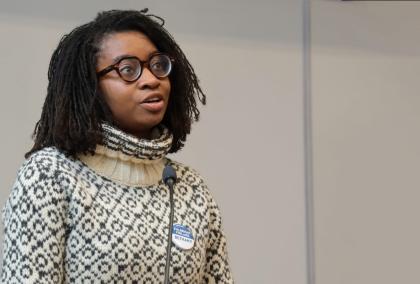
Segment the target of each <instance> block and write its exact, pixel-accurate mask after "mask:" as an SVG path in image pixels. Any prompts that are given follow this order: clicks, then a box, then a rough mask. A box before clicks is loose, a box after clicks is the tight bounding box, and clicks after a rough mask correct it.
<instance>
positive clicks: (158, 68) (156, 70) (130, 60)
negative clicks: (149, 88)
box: [97, 53, 174, 82]
mask: <svg viewBox="0 0 420 284" xmlns="http://www.w3.org/2000/svg"><path fill="white" fill-rule="evenodd" d="M173 61H174V60H173V59H172V58H171V57H170V56H169V55H167V54H165V53H154V54H152V55H150V57H149V59H148V60H147V61H141V60H140V59H139V58H137V57H135V56H127V57H123V58H121V59H120V60H118V61H117V63H114V64H112V65H110V66H108V67H106V68H104V69H103V70H101V71H99V72H98V73H97V76H98V77H101V76H104V75H105V74H107V73H109V72H111V71H112V70H115V71H117V73H118V75H119V76H120V77H121V79H123V80H124V81H126V82H134V81H137V80H138V79H139V78H140V76H141V74H142V73H143V69H144V68H146V67H147V68H148V69H149V70H150V72H152V74H153V75H155V76H156V77H157V78H160V79H162V78H165V77H168V76H169V74H170V73H171V70H172V62H173Z"/></svg>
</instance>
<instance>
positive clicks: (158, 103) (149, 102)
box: [140, 94, 165, 112]
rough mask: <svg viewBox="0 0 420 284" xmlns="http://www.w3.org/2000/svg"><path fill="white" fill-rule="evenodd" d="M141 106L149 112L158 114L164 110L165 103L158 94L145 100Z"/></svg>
mask: <svg viewBox="0 0 420 284" xmlns="http://www.w3.org/2000/svg"><path fill="white" fill-rule="evenodd" d="M140 105H141V106H142V107H143V108H145V109H146V110H148V111H151V112H157V111H160V110H162V109H163V108H164V106H165V102H164V100H163V97H162V96H161V95H160V94H156V95H150V96H147V97H146V98H144V99H143V100H142V101H141V102H140Z"/></svg>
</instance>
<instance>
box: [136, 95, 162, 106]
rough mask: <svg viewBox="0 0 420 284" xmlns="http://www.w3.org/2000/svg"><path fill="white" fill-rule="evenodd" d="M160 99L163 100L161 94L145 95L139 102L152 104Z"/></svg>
mask: <svg viewBox="0 0 420 284" xmlns="http://www.w3.org/2000/svg"><path fill="white" fill-rule="evenodd" d="M161 101H163V98H162V96H160V95H153V96H149V97H146V98H145V99H144V100H143V101H141V103H140V104H153V103H158V102H161Z"/></svg>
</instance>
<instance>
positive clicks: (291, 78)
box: [0, 0, 306, 284]
mask: <svg viewBox="0 0 420 284" xmlns="http://www.w3.org/2000/svg"><path fill="white" fill-rule="evenodd" d="M143 7H149V8H150V10H151V12H152V13H155V14H157V15H160V16H162V17H164V18H165V19H166V27H167V29H168V30H169V31H171V32H172V34H173V35H174V37H175V38H176V39H177V41H178V42H179V44H180V45H181V47H182V48H183V49H184V50H185V52H186V53H187V55H188V57H189V58H190V60H191V62H192V64H193V66H195V68H196V71H197V73H198V75H199V77H200V78H201V82H202V85H203V87H204V89H205V91H206V93H207V94H208V106H207V107H205V108H203V113H202V120H201V121H200V122H199V123H198V124H196V125H195V126H194V128H193V133H192V135H191V136H190V138H189V141H188V143H187V146H186V148H185V149H184V150H183V151H182V153H181V154H179V155H177V156H176V158H177V159H179V160H180V161H183V162H186V163H188V164H190V165H192V166H193V167H195V168H197V169H198V170H199V171H200V172H201V173H202V174H203V175H204V176H205V177H207V182H208V184H209V186H210V188H211V190H212V192H213V194H214V196H215V197H216V199H217V200H218V203H219V205H220V207H221V210H222V214H223V217H224V227H225V231H226V234H227V236H228V241H229V253H230V259H231V264H232V269H233V273H234V276H235V279H236V281H237V283H250V284H251V283H252V284H255V283H292V284H303V283H306V250H305V238H306V237H305V207H304V206H305V196H304V157H303V153H304V151H303V147H304V142H303V133H304V131H303V76H302V66H303V62H302V24H303V19H302V1H296V0H290V1H275V0H272V1H269V0H265V1H250V0H249V1H240V0H234V1H223V2H222V1H220V2H211V1H187V0H182V1H141V3H139V2H138V1H120V2H119V3H118V4H116V2H115V1H109V0H105V1H81V0H78V1H52V0H49V1H46V0H44V1H27V2H25V3H23V2H19V1H14V2H12V1H4V0H1V2H0V35H1V44H0V66H1V68H0V82H1V85H2V98H3V101H2V104H1V105H0V128H1V129H2V132H3V135H2V144H1V145H2V147H0V157H2V160H1V162H0V170H1V172H2V175H1V179H0V187H1V188H2V190H1V191H0V204H1V205H3V204H4V202H5V199H6V198H7V195H8V193H9V191H10V188H11V185H12V183H13V181H14V179H15V175H16V171H17V169H18V167H19V165H20V164H21V163H22V161H23V153H24V152H25V151H26V150H28V148H29V146H30V142H31V141H30V139H29V136H30V133H31V132H32V130H33V127H34V124H35V122H36V121H37V120H38V118H39V116H40V112H41V106H42V103H43V100H44V97H45V93H46V92H45V91H46V84H47V79H46V73H47V68H48V62H49V58H50V56H51V53H52V51H53V49H54V48H55V47H56V45H57V43H58V40H59V38H60V37H61V36H62V35H63V34H64V33H66V32H69V31H70V30H71V29H72V28H73V27H75V26H77V25H79V24H82V23H84V22H86V21H88V20H90V19H92V18H93V17H94V16H95V14H96V12H97V11H99V10H103V9H110V8H137V9H141V8H143Z"/></svg>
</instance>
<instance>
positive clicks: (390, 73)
mask: <svg viewBox="0 0 420 284" xmlns="http://www.w3.org/2000/svg"><path fill="white" fill-rule="evenodd" d="M311 4H312V42H311V43H312V114H313V116H312V118H313V169H314V173H313V176H314V208H315V222H314V225H315V238H314V239H315V267H316V283H317V284H337V283H340V284H372V283H381V284H388V283H389V284H395V283H420V276H419V273H418V268H419V255H420V245H419V239H420V227H419V225H418V223H419V221H418V219H419V216H420V206H419V200H420V191H419V189H420V179H419V175H420V131H419V130H420V127H419V125H420V111H419V110H420V95H419V89H420V80H419V78H420V77H419V76H420V37H419V28H420V18H419V14H420V3H419V2H415V1H414V2H410V1H363V2H342V1H327V0H313V1H311Z"/></svg>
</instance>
